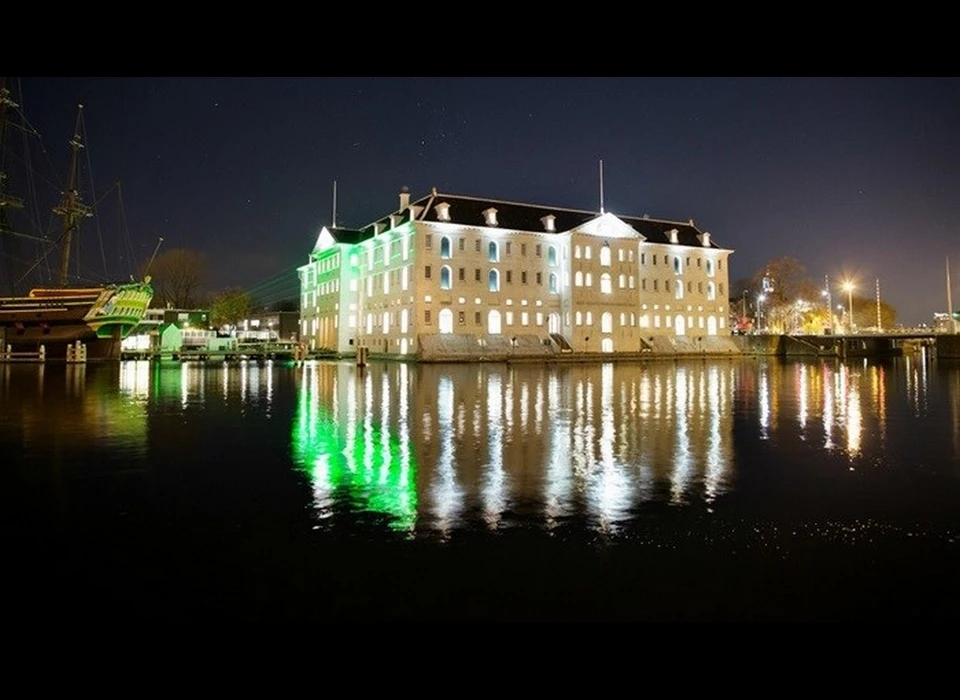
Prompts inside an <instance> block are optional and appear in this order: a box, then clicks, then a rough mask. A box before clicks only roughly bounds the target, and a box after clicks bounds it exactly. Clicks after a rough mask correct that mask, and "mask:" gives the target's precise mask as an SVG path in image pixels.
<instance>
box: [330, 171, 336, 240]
mask: <svg viewBox="0 0 960 700" xmlns="http://www.w3.org/2000/svg"><path fill="white" fill-rule="evenodd" d="M336 227H337V181H336V180H334V181H333V223H332V224H330V228H336Z"/></svg>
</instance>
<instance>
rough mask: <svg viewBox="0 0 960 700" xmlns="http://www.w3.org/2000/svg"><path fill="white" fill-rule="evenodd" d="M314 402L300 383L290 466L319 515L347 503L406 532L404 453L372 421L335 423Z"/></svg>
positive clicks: (312, 391)
mask: <svg viewBox="0 0 960 700" xmlns="http://www.w3.org/2000/svg"><path fill="white" fill-rule="evenodd" d="M320 399H321V397H320V396H319V393H318V392H317V391H316V388H315V387H312V386H310V382H309V380H307V381H305V383H304V386H301V390H300V396H299V401H298V405H297V413H296V417H295V419H294V424H293V431H292V436H291V439H292V453H293V460H294V463H295V464H296V465H297V466H298V467H300V468H301V469H303V470H304V471H305V472H306V473H307V474H308V475H309V476H310V480H311V482H312V484H313V487H314V494H315V499H316V505H317V508H318V510H319V511H320V513H321V515H327V514H329V513H330V511H331V510H332V507H333V506H334V505H336V504H337V503H343V502H347V503H350V504H352V505H353V506H354V507H359V508H360V509H361V510H363V511H367V512H370V513H378V514H383V515H386V516H388V518H389V526H390V528H391V529H393V530H396V531H412V530H413V527H414V525H415V523H416V516H417V492H416V483H415V479H414V475H415V474H416V463H415V461H414V457H413V454H412V452H411V451H410V449H409V447H407V446H406V445H405V444H404V443H403V442H401V440H399V439H398V438H397V436H396V435H392V434H391V433H390V431H389V429H387V428H382V427H378V426H375V425H373V422H372V420H365V421H361V420H358V418H357V416H356V415H347V416H343V417H342V418H340V419H339V420H338V417H337V416H336V415H335V412H334V411H331V410H330V409H328V408H327V407H326V406H321V405H320Z"/></svg>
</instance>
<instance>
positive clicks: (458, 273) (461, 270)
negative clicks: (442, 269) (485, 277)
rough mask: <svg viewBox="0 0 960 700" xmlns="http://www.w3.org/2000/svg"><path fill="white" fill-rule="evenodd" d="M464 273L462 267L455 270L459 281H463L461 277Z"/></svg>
mask: <svg viewBox="0 0 960 700" xmlns="http://www.w3.org/2000/svg"><path fill="white" fill-rule="evenodd" d="M465 274H466V270H464V269H463V268H462V267H461V268H460V269H459V270H457V276H458V277H459V278H460V281H461V282H463V278H464V275H465Z"/></svg>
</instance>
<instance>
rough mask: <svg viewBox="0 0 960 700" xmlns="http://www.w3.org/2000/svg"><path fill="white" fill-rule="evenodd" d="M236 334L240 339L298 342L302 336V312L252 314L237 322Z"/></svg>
mask: <svg viewBox="0 0 960 700" xmlns="http://www.w3.org/2000/svg"><path fill="white" fill-rule="evenodd" d="M234 334H235V335H236V336H237V339H239V340H240V341H246V340H264V341H273V340H282V341H290V342H297V340H298V339H299V337H300V312H299V311H264V312H262V313H258V314H251V315H250V316H248V317H247V318H245V319H244V320H242V321H240V322H239V323H238V324H237V327H236V329H235V330H234Z"/></svg>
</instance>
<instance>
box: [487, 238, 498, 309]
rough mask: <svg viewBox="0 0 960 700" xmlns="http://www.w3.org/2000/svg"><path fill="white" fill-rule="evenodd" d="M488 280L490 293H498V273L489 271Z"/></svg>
mask: <svg viewBox="0 0 960 700" xmlns="http://www.w3.org/2000/svg"><path fill="white" fill-rule="evenodd" d="M490 245H494V244H493V243H491V244H490ZM489 280H490V282H489V289H490V291H491V292H499V291H500V273H499V272H497V271H496V270H490V277H489ZM498 318H499V317H498Z"/></svg>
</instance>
